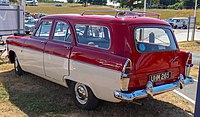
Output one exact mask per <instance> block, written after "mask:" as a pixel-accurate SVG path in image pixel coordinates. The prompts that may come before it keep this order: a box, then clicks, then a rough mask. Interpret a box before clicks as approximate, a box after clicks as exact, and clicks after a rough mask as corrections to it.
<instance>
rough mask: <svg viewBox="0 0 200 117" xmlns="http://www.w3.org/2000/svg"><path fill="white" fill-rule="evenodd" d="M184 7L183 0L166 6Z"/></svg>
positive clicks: (172, 7)
mask: <svg viewBox="0 0 200 117" xmlns="http://www.w3.org/2000/svg"><path fill="white" fill-rule="evenodd" d="M183 7H184V2H183V1H181V2H177V3H175V4H173V5H169V6H168V8H171V9H174V8H175V9H178V8H180V9H182V8H183Z"/></svg>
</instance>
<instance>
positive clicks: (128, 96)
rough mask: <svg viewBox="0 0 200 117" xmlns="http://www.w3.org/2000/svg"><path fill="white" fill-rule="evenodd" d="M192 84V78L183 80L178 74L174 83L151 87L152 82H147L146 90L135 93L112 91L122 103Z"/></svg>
mask: <svg viewBox="0 0 200 117" xmlns="http://www.w3.org/2000/svg"><path fill="white" fill-rule="evenodd" d="M193 83H194V79H193V78H186V79H184V77H183V75H182V74H180V78H179V80H178V81H176V82H173V83H170V84H165V85H161V86H156V87H153V85H152V82H151V81H148V83H147V88H146V89H142V90H137V91H134V92H131V93H124V92H121V91H118V90H116V91H114V97H115V98H117V99H119V100H123V101H133V100H136V99H141V98H145V97H148V96H153V95H156V94H160V93H164V92H167V91H171V90H174V89H177V88H183V87H184V85H188V84H193Z"/></svg>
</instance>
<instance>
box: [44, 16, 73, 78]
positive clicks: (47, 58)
mask: <svg viewBox="0 0 200 117" xmlns="http://www.w3.org/2000/svg"><path fill="white" fill-rule="evenodd" d="M71 32H72V31H71V29H70V26H69V24H68V23H67V22H65V21H61V20H59V21H55V23H54V29H53V33H52V39H51V40H50V41H48V42H47V44H46V46H45V54H44V68H45V74H46V76H47V77H49V78H53V79H55V80H59V81H62V80H63V77H64V76H68V75H69V57H70V52H71V49H72V47H71V42H72V40H73V39H72V34H71Z"/></svg>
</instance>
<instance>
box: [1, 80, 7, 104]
mask: <svg viewBox="0 0 200 117" xmlns="http://www.w3.org/2000/svg"><path fill="white" fill-rule="evenodd" d="M8 97H9V94H8V92H7V91H6V89H5V87H4V86H3V84H2V83H0V101H4V100H6V99H8Z"/></svg>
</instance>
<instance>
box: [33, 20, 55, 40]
mask: <svg viewBox="0 0 200 117" xmlns="http://www.w3.org/2000/svg"><path fill="white" fill-rule="evenodd" d="M45 21H50V22H51V23H52V24H51V27H50V32H49V36H48V38H41V37H38V36H35V35H36V33H37V31H38V30H39V27H40V25H41V23H42V22H45ZM53 23H54V21H53V20H51V19H45V20H41V21H40V22H39V24H38V26H37V27H36V28H37V30H35V32H34V34H33V36H32V37H33V38H39V39H45V40H50V39H51V32H52V27H53ZM36 24H37V23H36ZM40 30H41V29H40Z"/></svg>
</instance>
